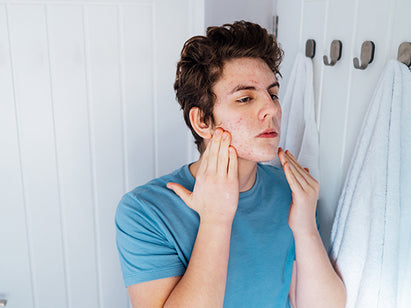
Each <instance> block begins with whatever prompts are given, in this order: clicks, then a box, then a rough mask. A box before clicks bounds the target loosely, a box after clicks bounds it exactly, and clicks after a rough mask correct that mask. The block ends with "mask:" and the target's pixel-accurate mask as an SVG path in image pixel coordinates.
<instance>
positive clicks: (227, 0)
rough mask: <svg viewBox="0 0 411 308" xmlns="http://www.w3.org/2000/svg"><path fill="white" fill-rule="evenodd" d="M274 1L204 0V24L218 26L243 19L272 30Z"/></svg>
mask: <svg viewBox="0 0 411 308" xmlns="http://www.w3.org/2000/svg"><path fill="white" fill-rule="evenodd" d="M275 3H276V0H258V1H250V0H222V1H221V0H205V25H206V26H207V27H208V26H220V25H222V24H225V23H232V22H234V21H237V20H242V19H244V20H247V21H251V22H255V23H258V24H260V25H261V26H263V27H264V28H266V29H267V30H269V31H270V32H272V31H273V15H272V12H273V9H274V7H275Z"/></svg>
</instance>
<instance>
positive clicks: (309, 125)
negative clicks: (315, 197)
mask: <svg viewBox="0 0 411 308" xmlns="http://www.w3.org/2000/svg"><path fill="white" fill-rule="evenodd" d="M280 103H281V108H282V120H281V140H280V146H281V147H282V148H283V149H284V150H287V149H288V150H290V152H291V153H292V154H293V155H294V156H295V157H296V158H297V160H298V161H299V163H300V164H301V166H303V167H307V168H309V169H310V173H311V175H312V176H313V177H314V178H315V179H316V180H318V181H319V175H320V171H319V151H320V149H319V137H318V129H317V124H316V121H315V109H314V90H313V64H312V60H311V59H309V58H307V57H305V56H304V55H303V54H302V53H299V54H298V55H297V57H296V60H295V62H294V65H293V68H292V70H291V75H290V78H289V81H288V85H287V89H286V92H285V95H284V99H283V101H282V102H280ZM271 164H272V165H274V166H277V167H280V166H281V163H280V160H279V159H278V157H277V158H275V159H274V160H273V161H272V162H271Z"/></svg>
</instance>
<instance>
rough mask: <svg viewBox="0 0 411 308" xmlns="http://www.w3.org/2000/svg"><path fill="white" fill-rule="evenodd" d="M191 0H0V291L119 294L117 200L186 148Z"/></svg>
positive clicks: (18, 297)
mask: <svg viewBox="0 0 411 308" xmlns="http://www.w3.org/2000/svg"><path fill="white" fill-rule="evenodd" d="M203 6H204V4H203V2H202V1H195V2H193V1H190V0H176V1H167V0H134V1H133V0H124V1H121V0H117V1H115V0H104V1H103V0H101V1H86V0H84V1H73V2H72V1H53V0H48V1H11V0H10V1H2V2H0V167H1V172H0V299H1V298H7V299H8V301H9V302H8V304H7V307H11V308H21V307H28V308H30V307H35V308H48V307H50V308H55V307H76V308H77V307H87V308H92V307H107V308H108V307H124V308H125V307H127V306H128V298H127V294H126V289H125V288H124V285H123V282H122V278H121V273H120V268H119V262H118V257H117V251H116V247H115V228H114V213H115V210H116V206H117V203H118V201H119V199H120V197H121V196H122V194H124V193H125V192H126V191H128V190H130V189H132V188H133V187H135V186H137V185H140V184H143V183H145V182H146V181H147V180H149V179H151V178H153V177H154V176H158V175H161V174H164V173H166V172H169V171H171V170H173V169H175V168H177V167H178V166H180V165H182V164H184V163H186V162H188V161H190V160H191V159H192V158H193V157H194V152H193V148H194V147H193V146H192V141H191V137H190V136H189V134H188V130H187V129H186V127H185V124H184V121H183V119H182V114H181V112H180V110H179V106H178V104H177V102H176V101H175V99H174V92H173V88H172V86H173V81H174V75H175V64H176V62H177V61H178V57H179V52H180V50H181V47H182V45H183V43H184V41H185V40H186V39H187V38H188V37H190V36H191V35H193V34H198V33H202V32H203V20H204V17H203V16H204V8H203Z"/></svg>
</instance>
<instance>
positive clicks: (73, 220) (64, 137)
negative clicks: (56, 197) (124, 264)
mask: <svg viewBox="0 0 411 308" xmlns="http://www.w3.org/2000/svg"><path fill="white" fill-rule="evenodd" d="M47 21H48V34H49V47H50V60H51V75H52V81H51V84H52V87H53V88H52V94H53V107H54V120H55V126H56V143H57V144H56V146H57V159H58V166H59V176H60V179H59V183H60V187H61V188H60V192H61V203H62V217H63V219H62V223H63V228H64V238H65V241H64V243H65V253H66V257H65V263H66V264H65V266H66V274H67V281H68V285H67V288H68V292H67V293H68V297H69V304H70V307H97V306H99V305H98V290H97V279H98V275H97V264H96V250H95V224H94V219H93V217H94V215H93V214H94V213H93V212H94V208H93V204H94V202H95V200H93V195H92V191H93V190H92V183H91V181H92V179H91V172H90V170H91V165H90V164H91V161H90V146H89V130H88V115H87V89H86V72H85V55H84V50H85V48H84V35H83V14H82V7H81V6H80V5H77V6H70V5H52V6H49V7H48V9H47Z"/></svg>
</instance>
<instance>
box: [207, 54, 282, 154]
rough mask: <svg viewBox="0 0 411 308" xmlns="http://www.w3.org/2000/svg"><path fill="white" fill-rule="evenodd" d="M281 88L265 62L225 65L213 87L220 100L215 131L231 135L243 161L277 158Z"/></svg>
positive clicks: (243, 60) (241, 61) (240, 61)
mask: <svg viewBox="0 0 411 308" xmlns="http://www.w3.org/2000/svg"><path fill="white" fill-rule="evenodd" d="M278 89H279V84H278V82H277V79H276V77H275V75H274V73H273V72H272V71H271V69H270V68H269V67H268V65H267V64H266V63H265V62H264V61H263V60H261V59H254V58H238V59H232V60H230V61H227V62H226V63H225V65H224V69H223V74H222V77H221V78H220V79H219V80H218V81H217V83H216V84H215V85H214V87H213V92H214V94H215V95H216V97H217V99H216V102H215V105H214V110H213V115H214V120H215V128H217V127H222V128H223V129H224V130H227V131H229V132H230V133H231V136H232V142H231V144H232V145H233V146H234V147H235V148H236V150H237V154H238V157H239V158H242V159H245V160H249V161H255V162H262V161H270V160H272V159H274V158H275V157H276V155H277V149H278V144H279V141H280V128H281V107H280V104H279V101H278Z"/></svg>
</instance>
